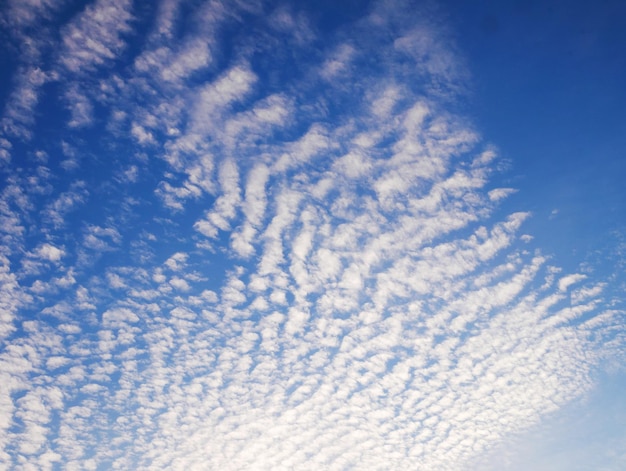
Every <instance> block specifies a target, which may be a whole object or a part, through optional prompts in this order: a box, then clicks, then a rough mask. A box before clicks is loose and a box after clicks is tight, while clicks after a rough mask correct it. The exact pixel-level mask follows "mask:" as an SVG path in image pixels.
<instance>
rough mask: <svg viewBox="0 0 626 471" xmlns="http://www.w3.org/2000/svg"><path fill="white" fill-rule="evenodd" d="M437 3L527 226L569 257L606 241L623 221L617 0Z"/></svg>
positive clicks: (624, 40) (624, 20)
mask: <svg viewBox="0 0 626 471" xmlns="http://www.w3.org/2000/svg"><path fill="white" fill-rule="evenodd" d="M444 4H445V5H446V7H447V11H448V13H449V17H450V19H451V23H452V24H453V25H454V26H453V27H452V29H453V31H454V32H455V34H456V35H457V36H456V37H457V39H458V42H459V45H460V48H461V49H462V51H463V53H465V54H467V57H468V64H469V67H470V69H471V72H472V79H473V82H472V86H473V93H474V94H475V95H474V97H473V98H474V99H473V100H471V113H472V114H473V115H474V117H475V119H476V121H477V123H478V127H479V128H480V130H481V131H482V132H483V133H484V135H485V137H486V138H487V139H492V140H493V141H494V142H495V144H496V145H497V146H498V147H499V149H500V151H501V152H502V154H503V155H504V156H505V157H507V158H509V159H510V161H511V162H512V168H511V171H510V173H508V175H507V176H508V177H509V178H510V179H511V180H510V182H511V186H513V187H515V188H519V189H520V192H521V193H523V196H519V198H520V199H523V201H524V203H525V204H528V205H529V206H530V207H528V209H529V210H531V211H533V212H534V213H535V217H534V218H533V220H531V221H530V222H529V225H530V226H532V228H533V233H534V235H535V236H536V237H537V239H538V240H540V241H541V242H542V243H548V244H549V246H550V247H551V249H553V250H554V251H555V252H558V253H559V255H561V256H563V257H564V258H566V259H567V258H569V256H573V257H572V258H571V260H576V259H579V258H580V257H583V258H584V257H586V256H587V255H588V253H589V252H590V251H592V250H597V249H599V248H602V247H606V246H608V245H612V244H615V240H616V236H615V231H617V232H618V233H621V234H623V233H624V231H625V230H626V198H625V197H624V190H623V187H624V183H623V182H624V181H625V180H626V113H625V111H624V110H626V86H624V84H625V83H626V55H625V54H624V50H626V4H624V2H620V1H600V2H569V1H550V2H539V1H537V2H535V1H528V2H526V1H524V2H521V1H520V2H509V1H507V2H498V1H480V2H471V3H468V2H455V1H452V2H444ZM512 201H516V197H513V198H512ZM553 210H556V211H558V213H555V214H553V215H551V214H550V213H551V212H552V211H553ZM572 234H576V235H575V236H574V237H572V236H571V235H572ZM618 238H619V237H618ZM612 268H616V267H615V266H613V267H612ZM609 269H610V268H609Z"/></svg>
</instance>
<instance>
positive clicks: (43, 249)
mask: <svg viewBox="0 0 626 471" xmlns="http://www.w3.org/2000/svg"><path fill="white" fill-rule="evenodd" d="M35 256H36V257H38V258H40V259H42V260H47V261H49V262H58V261H59V260H61V258H63V257H64V256H65V250H64V249H63V248H58V247H55V246H54V245H51V244H43V245H40V246H39V247H37V249H36V250H35Z"/></svg>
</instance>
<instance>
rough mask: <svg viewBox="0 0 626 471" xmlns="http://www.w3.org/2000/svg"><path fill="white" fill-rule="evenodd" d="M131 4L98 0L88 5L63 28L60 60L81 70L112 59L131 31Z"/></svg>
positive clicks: (66, 65)
mask: <svg viewBox="0 0 626 471" xmlns="http://www.w3.org/2000/svg"><path fill="white" fill-rule="evenodd" d="M131 6H132V2H130V1H129V0H97V1H96V2H94V3H92V4H89V5H87V7H86V8H85V9H84V10H83V11H82V12H81V13H79V14H78V15H77V16H76V17H75V18H74V19H73V20H72V21H71V22H70V23H68V24H67V26H65V27H64V28H63V31H62V42H63V47H64V49H63V51H62V53H61V63H62V64H63V65H64V66H65V67H67V69H69V70H70V71H71V72H75V73H76V72H78V73H80V72H87V71H89V70H90V69H92V68H93V67H96V66H99V65H102V64H104V63H105V62H108V61H113V60H114V59H115V58H116V56H117V54H119V53H120V52H121V51H122V49H123V48H124V47H125V43H124V41H123V39H122V36H123V34H124V33H128V32H129V31H130V22H131V20H132V14H131V13H130V10H131Z"/></svg>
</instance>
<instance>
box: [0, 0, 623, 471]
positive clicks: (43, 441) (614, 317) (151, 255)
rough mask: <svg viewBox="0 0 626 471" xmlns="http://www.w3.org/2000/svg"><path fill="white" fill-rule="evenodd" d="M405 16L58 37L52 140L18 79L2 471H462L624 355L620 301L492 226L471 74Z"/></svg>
mask: <svg viewBox="0 0 626 471" xmlns="http://www.w3.org/2000/svg"><path fill="white" fill-rule="evenodd" d="M182 3H184V2H182ZM40 8H41V11H45V12H46V15H52V13H51V11H52V8H51V7H50V6H49V5H48V4H47V3H45V2H42V3H41V7H40ZM294 8H295V7H294ZM407 8H409V7H408V6H406V5H404V4H403V2H381V3H380V4H372V5H371V6H370V7H369V8H368V10H367V11H366V12H365V13H364V14H363V15H362V16H361V17H359V18H355V19H354V21H350V22H347V23H346V24H343V25H341V26H338V27H336V29H334V30H332V31H330V32H328V31H327V32H324V33H322V32H320V31H319V30H317V29H316V26H315V21H314V19H308V18H307V16H306V14H305V13H304V12H295V11H293V9H292V8H287V7H286V6H274V5H273V3H271V2H267V3H265V2H259V3H258V4H257V3H255V2H247V3H245V4H244V3H242V4H235V3H233V4H232V5H231V4H228V5H225V4H222V3H221V2H213V1H206V2H192V3H191V4H189V5H188V4H185V5H184V8H183V7H182V6H181V2H176V1H167V0H164V1H161V2H160V3H159V4H158V5H157V6H155V7H154V11H150V12H147V11H142V10H141V9H140V8H139V7H138V5H133V4H132V2H122V1H100V0H98V1H95V2H92V3H89V4H88V5H87V6H86V7H85V8H84V9H81V10H80V11H77V12H76V14H75V15H74V16H73V17H72V18H71V19H69V20H68V22H67V24H65V25H59V26H58V29H59V31H60V44H59V49H58V51H59V54H58V55H51V56H50V57H49V58H48V59H49V60H48V61H46V62H44V61H42V63H41V64H38V66H39V65H41V67H44V65H45V64H49V63H51V62H54V61H57V62H56V63H55V64H53V65H51V66H50V67H51V71H50V72H46V71H43V69H42V72H41V74H43V75H42V77H43V76H45V77H48V76H50V77H53V76H54V80H55V81H58V84H57V85H59V87H60V88H59V89H60V90H64V91H63V92H62V93H63V96H60V97H56V99H58V100H59V101H60V102H61V103H66V104H67V103H69V104H70V108H72V109H71V110H70V112H68V113H67V114H63V113H59V114H57V115H54V116H52V115H51V116H48V117H47V118H48V119H50V120H54V121H55V122H56V123H57V124H58V122H59V121H62V122H64V123H65V124H64V126H63V129H62V131H61V135H60V136H59V139H58V142H54V143H49V142H48V141H46V139H41V140H40V139H38V138H37V135H36V134H33V133H32V129H34V128H35V127H37V126H41V124H39V123H36V119H35V117H33V116H30V114H31V113H34V111H33V109H34V108H36V106H37V104H36V103H37V100H36V99H35V98H36V96H35V95H36V94H35V92H33V93H32V94H31V95H30V98H28V97H26V98H24V99H23V100H21V99H20V100H21V101H20V100H18V98H19V97H20V96H26V95H24V94H25V93H26V92H24V91H23V90H25V88H24V87H28V86H30V85H29V84H31V85H32V83H31V82H32V81H31V82H29V80H30V79H28V78H25V77H26V75H24V74H23V73H22V72H18V74H17V79H16V80H17V82H19V83H17V85H16V87H15V90H16V91H14V94H13V95H10V98H9V99H8V102H7V103H8V104H7V105H6V108H5V114H4V117H3V120H4V122H5V123H14V122H17V121H19V122H20V123H22V124H21V125H22V126H26V127H25V128H24V129H27V130H28V131H29V132H28V133H22V135H24V136H25V135H26V134H28V135H31V134H32V137H31V140H30V141H27V142H28V146H31V147H32V149H25V147H27V145H26V144H25V143H24V142H23V141H19V140H18V138H17V137H16V136H19V133H15V132H12V131H11V129H12V128H11V127H10V126H5V131H7V130H8V131H7V134H6V136H5V137H3V141H2V142H3V143H6V145H5V144H2V147H3V149H4V150H5V151H6V153H7V155H10V156H11V157H13V160H12V161H11V162H8V161H7V162H5V168H7V169H8V175H10V177H9V178H8V179H7V180H6V181H7V185H6V186H5V189H4V190H3V193H2V197H1V199H0V218H1V219H2V224H1V226H0V227H1V231H2V233H1V236H2V241H3V247H2V252H1V253H0V257H1V258H0V262H1V263H2V266H1V268H0V277H1V279H2V285H1V288H0V290H1V296H0V299H1V300H2V301H0V336H1V337H2V341H3V348H2V350H1V353H0V375H2V378H0V379H1V384H2V385H3V388H2V389H1V390H0V417H1V418H2V419H0V444H1V446H0V449H1V450H3V452H2V453H1V454H0V463H2V466H4V467H6V468H11V469H24V470H26V469H67V470H73V469H75V470H78V469H92V470H96V469H105V468H106V469H137V470H142V469H145V470H148V469H150V470H157V469H171V470H178V469H180V470H183V469H185V470H188V469H197V470H200V469H223V470H244V469H250V470H251V469H255V470H257V469H260V470H262V469H267V470H270V469H271V470H276V469H311V470H313V469H328V470H335V469H336V470H339V469H367V470H377V469H380V470H383V469H384V470H388V469H398V470H400V469H428V470H461V469H467V466H469V464H470V463H472V462H473V460H475V459H476V457H477V456H479V455H481V454H483V453H485V452H486V451H488V450H489V449H491V448H492V447H493V446H494V445H495V444H497V443H499V442H500V441H502V440H503V439H504V438H506V437H507V436H508V435H509V434H511V433H515V432H518V431H521V430H524V429H526V428H527V427H529V426H531V425H532V424H534V423H536V422H537V421H538V420H539V419H540V418H541V417H543V416H544V415H546V414H549V413H551V412H553V411H555V410H557V409H558V408H560V407H562V406H563V405H565V404H567V403H568V402H569V401H571V400H572V399H573V398H577V397H580V396H581V395H582V394H583V393H584V392H585V391H587V390H588V389H589V388H590V387H591V384H592V376H591V374H592V372H593V370H594V368H595V367H596V365H597V364H598V361H600V359H602V358H606V356H607V355H615V354H616V352H622V351H623V345H624V344H625V342H624V338H623V333H622V332H621V331H620V329H619V328H618V327H616V326H618V325H619V322H620V320H619V319H620V316H622V313H620V312H619V311H618V310H609V309H606V308H605V306H604V302H603V298H602V294H603V289H604V288H605V286H606V285H605V284H603V283H599V282H597V280H596V281H594V280H593V279H590V278H589V277H588V276H584V275H583V274H579V273H572V274H563V273H560V272H559V270H558V269H556V268H554V267H553V266H551V264H550V262H549V261H548V259H547V258H546V256H545V255H543V254H541V253H540V252H539V251H537V250H535V249H534V248H532V246H531V245H530V244H529V243H528V242H529V241H530V240H531V237H529V236H528V235H523V234H522V233H521V232H520V228H521V227H522V225H523V224H524V221H525V220H526V219H528V217H529V214H528V213H526V212H513V213H511V214H501V213H500V212H498V211H497V209H498V206H497V205H498V203H499V202H500V201H501V200H503V199H504V198H506V197H507V196H508V195H509V194H511V193H512V192H513V191H514V190H512V189H510V188H499V187H498V186H497V185H495V184H494V183H492V181H493V173H494V170H495V167H496V163H495V162H496V161H497V157H496V154H495V152H494V151H493V150H492V149H490V148H489V147H488V146H485V145H484V144H483V143H481V140H480V137H479V135H478V134H477V132H476V131H475V130H473V129H472V128H471V127H470V126H469V125H468V124H467V122H466V121H465V120H464V119H463V117H461V116H458V115H455V114H454V113H451V112H449V111H447V109H446V108H447V107H446V104H449V103H450V100H454V99H455V96H456V94H458V93H459V92H460V91H461V90H462V89H463V83H462V78H463V76H464V72H463V67H462V66H461V60H460V59H458V58H457V57H456V56H455V54H454V52H453V49H452V48H451V45H450V44H448V42H447V40H446V38H445V37H444V35H443V33H442V32H440V31H436V30H434V29H433V28H434V26H432V27H431V26H428V27H427V26H425V25H424V24H419V25H416V24H414V22H412V20H411V19H410V18H411V15H407V14H406V12H407V11H408V10H406V9H407ZM20 12H21V13H20ZM18 14H19V15H22V16H20V18H22V20H20V21H22V22H26V21H28V22H35V21H37V20H36V19H34V17H33V18H31V17H30V16H28V17H27V16H24V15H25V13H24V12H22V10H20V9H16V7H11V8H9V9H7V11H6V12H5V15H8V16H9V17H10V16H11V15H18ZM142 15H143V16H142ZM144 17H145V18H144ZM40 21H43V20H40ZM137 37H142V38H144V39H143V40H141V41H137ZM131 40H132V41H133V43H132V45H129V44H130V43H127V41H131ZM33 60H34V59H33ZM53 72H54V73H53ZM48 73H49V74H51V75H46V74H48ZM42 83H43V82H42ZM35 85H37V86H40V85H41V84H39V82H37V84H35ZM20 87H21V88H20ZM12 97H18V98H12ZM27 98H28V99H27ZM53 98H54V97H53ZM16 100H17V101H16ZM29 110H30V111H29ZM21 115H28V116H29V118H28V119H22V118H19V120H18V118H17V117H16V116H21ZM39 119H41V118H39ZM44 124H45V123H44ZM37 129H39V128H37ZM55 129H56V128H55ZM95 135H97V136H98V138H97V139H96V138H95V137H94V136H95ZM68 141H70V142H68ZM96 141H97V142H96ZM13 142H14V143H15V146H14V145H13V144H12V143H13ZM14 147H16V148H15V149H14ZM22 149H24V150H23V151H24V152H25V154H24V155H25V157H24V158H23V159H18V158H17V157H18V153H19V152H22ZM44 149H45V152H43V150H44ZM68 149H69V150H68ZM63 152H65V153H66V154H67V153H68V152H69V153H70V154H71V155H69V156H68V155H66V157H68V158H69V159H72V162H73V163H72V165H67V164H66V162H67V160H62V159H63V157H62V153H63ZM46 156H49V158H48V157H46ZM44 157H46V158H44ZM5 160H6V159H5ZM20 162H22V163H20ZM20 165H21V166H20ZM521 209H523V208H521ZM600 339H601V341H600ZM603 343H606V344H607V345H610V353H608V352H609V350H607V349H606V347H605V346H603V345H602V344H603Z"/></svg>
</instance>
